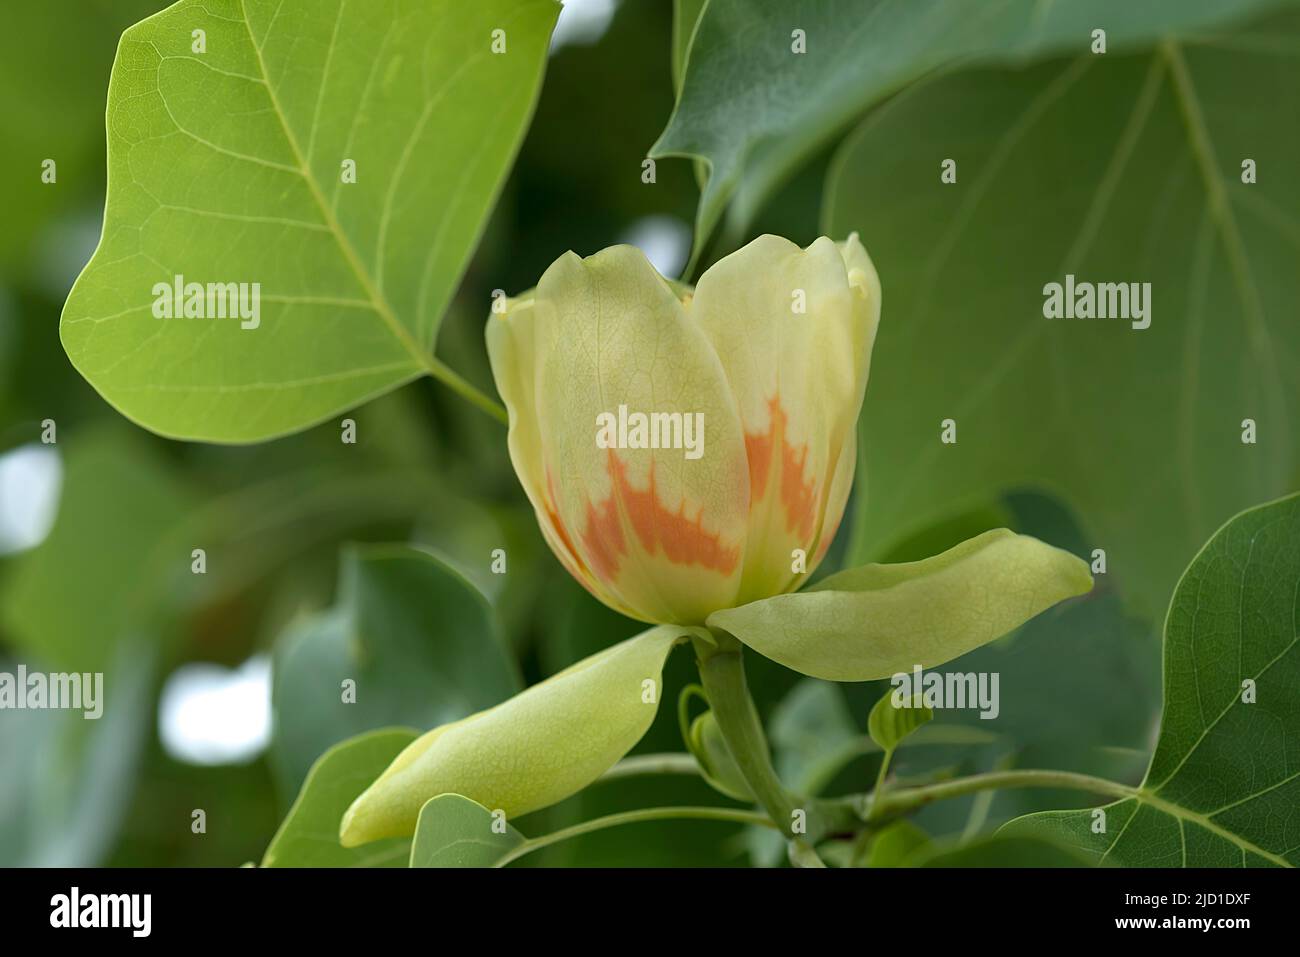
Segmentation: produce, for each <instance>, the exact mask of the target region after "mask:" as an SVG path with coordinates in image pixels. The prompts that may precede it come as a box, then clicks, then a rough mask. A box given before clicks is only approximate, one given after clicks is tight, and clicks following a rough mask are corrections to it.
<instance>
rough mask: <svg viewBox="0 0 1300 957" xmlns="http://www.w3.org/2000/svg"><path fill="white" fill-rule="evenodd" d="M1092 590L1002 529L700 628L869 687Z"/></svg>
mask: <svg viewBox="0 0 1300 957" xmlns="http://www.w3.org/2000/svg"><path fill="white" fill-rule="evenodd" d="M1091 587H1092V578H1091V577H1090V576H1089V574H1088V566H1087V565H1085V564H1084V563H1083V562H1082V561H1080V560H1079V559H1078V558H1075V557H1074V556H1073V555H1071V554H1069V553H1068V552H1064V551H1062V550H1061V549H1059V548H1053V547H1052V546H1050V545H1047V544H1044V543H1043V542H1040V541H1038V539H1036V538H1031V537H1029V536H1027V535H1016V534H1015V533H1013V532H1010V531H1008V530H1007V529H1005V528H1003V529H995V530H994V531H991V532H985V533H984V534H982V535H977V536H976V537H975V538H972V539H970V540H969V541H966V542H963V543H962V544H960V545H957V546H955V547H954V548H950V549H948V551H946V552H944V553H942V554H940V555H935V556H933V557H932V558H927V559H924V560H922V561H919V562H904V563H901V564H897V565H863V566H861V567H859V568H850V569H848V570H847V571H842V572H839V573H838V574H835V575H831V576H830V577H829V578H825V579H823V580H822V581H820V582H818V583H817V584H815V585H813V586H812V587H811V588H809V589H807V590H805V591H802V592H796V593H795V594H792V595H777V596H776V597H775V598H767V599H763V600H761V601H756V602H751V603H750V604H748V605H742V606H740V607H739V608H728V609H724V610H722V611H716V612H714V613H713V614H712V615H710V616H709V619H708V623H709V625H710V626H711V627H717V628H721V629H723V630H725V631H729V632H731V634H733V635H735V636H736V637H737V638H739V639H740V640H741V641H743V642H744V643H745V644H747V645H749V646H750V647H751V648H753V649H754V650H755V651H758V652H759V653H761V654H763V655H766V656H767V657H769V658H771V659H773V660H774V661H778V662H780V663H781V664H783V665H785V666H786V667H787V668H793V669H794V670H795V671H799V672H802V673H803V674H806V675H811V676H813V677H815V678H826V679H829V680H832V681H871V680H874V679H877V678H888V677H890V676H891V675H894V674H898V673H900V672H910V671H911V670H912V667H913V666H914V665H920V666H921V667H923V668H929V667H932V666H934V665H939V664H943V663H944V662H945V661H948V660H950V659H952V658H956V657H957V656H958V655H962V654H965V653H966V652H968V651H970V650H971V649H973V648H978V647H979V646H980V645H983V644H986V643H988V642H990V641H992V640H993V639H995V638H1000V637H1001V636H1002V635H1005V634H1006V633H1007V632H1009V631H1011V630H1012V629H1013V628H1016V627H1018V626H1019V625H1022V624H1024V623H1025V622H1026V621H1028V620H1029V619H1030V618H1033V617H1034V616H1035V615H1037V614H1039V613H1040V612H1042V611H1044V610H1045V609H1047V608H1050V607H1051V606H1052V605H1054V604H1056V603H1057V602H1059V601H1062V600H1064V599H1066V598H1070V597H1073V596H1075V595H1081V594H1083V593H1084V592H1086V591H1088V590H1089V589H1090V588H1091Z"/></svg>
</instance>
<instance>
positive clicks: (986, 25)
mask: <svg viewBox="0 0 1300 957" xmlns="http://www.w3.org/2000/svg"><path fill="white" fill-rule="evenodd" d="M1280 2H1285V0H1195V2H1193V0H1146V2H1143V3H1133V2H1132V0H1070V2H1068V3H1065V2H1060V3H1050V2H1047V3H1045V2H1042V0H1004V2H1000V3H972V2H969V0H709V3H708V5H707V6H706V8H705V10H704V13H703V16H702V17H701V18H700V21H699V25H698V27H697V29H696V32H695V35H694V37H695V38H694V41H693V42H692V43H691V45H690V56H689V58H688V59H687V61H686V74H685V77H684V79H683V81H682V88H681V91H680V94H679V97H678V101H677V108H676V109H675V110H674V112H673V115H672V119H671V120H670V121H669V123H668V127H667V129H665V130H664V132H663V134H662V136H661V137H660V138H659V142H658V143H656V144H655V146H654V148H653V149H652V151H651V154H652V155H655V156H690V157H698V158H701V159H704V160H706V161H707V162H708V163H709V164H710V166H711V175H710V177H709V181H708V185H707V187H706V188H705V190H704V193H703V195H702V196H701V198H700V207H699V213H698V216H697V219H696V230H697V244H702V243H703V242H704V240H705V239H707V238H708V236H709V234H710V233H712V231H713V229H714V227H715V226H716V225H717V223H718V221H719V220H720V219H721V217H722V214H723V212H724V210H725V209H726V206H727V203H728V202H729V201H730V200H731V199H732V198H733V196H734V197H735V203H734V205H733V207H732V218H733V221H734V222H735V224H736V225H737V227H738V228H743V226H744V225H745V224H747V223H748V222H749V221H750V220H751V219H752V218H753V215H754V213H755V212H756V211H757V210H758V208H759V207H760V206H761V205H762V203H763V201H764V200H765V199H766V198H767V197H768V196H769V195H770V194H771V193H772V191H773V190H774V189H775V188H776V187H777V186H779V185H780V184H781V183H782V182H783V181H784V180H785V178H786V177H787V176H788V175H789V174H790V172H791V171H792V169H793V168H795V167H796V166H797V165H798V164H799V163H801V162H802V161H804V160H806V159H807V158H808V157H809V156H811V155H812V154H814V153H815V152H816V151H817V150H818V148H819V147H821V146H822V145H824V144H825V143H826V142H827V141H828V140H829V139H830V138H831V137H833V136H834V135H835V134H836V133H838V132H839V131H840V130H842V129H843V128H844V127H845V125H846V124H848V123H849V122H851V121H852V120H853V119H854V118H855V117H857V116H859V115H861V114H862V113H863V112H864V111H865V110H866V109H867V108H868V107H870V106H872V105H874V104H876V103H879V102H880V101H882V100H883V99H885V98H886V97H887V96H889V95H890V94H892V93H894V92H896V91H897V90H900V89H902V88H903V87H905V86H906V85H907V84H908V83H910V82H913V81H915V80H917V79H918V78H920V77H922V76H924V75H926V74H927V73H930V72H933V71H935V70H939V69H943V68H945V67H948V66H951V65H953V64H956V63H971V62H986V63H987V62H1022V61H1024V60H1025V59H1026V58H1029V57H1032V56H1037V55H1043V54H1046V53H1059V52H1065V51H1067V50H1070V49H1076V50H1078V51H1079V52H1081V53H1083V52H1086V51H1087V50H1088V49H1089V45H1090V44H1091V42H1092V37H1091V34H1092V31H1093V30H1094V29H1096V28H1099V27H1100V28H1104V29H1105V30H1106V31H1107V41H1108V50H1110V51H1112V52H1113V51H1115V50H1116V49H1123V48H1126V47H1127V48H1131V47H1132V46H1133V45H1134V44H1138V43H1142V42H1146V41H1150V40H1151V39H1153V38H1155V37H1159V36H1162V35H1164V34H1167V33H1170V32H1173V31H1186V30H1194V29H1201V28H1205V27H1207V26H1211V25H1213V24H1215V23H1218V22H1222V21H1225V20H1228V19H1231V18H1233V17H1238V16H1242V15H1244V14H1248V13H1250V12H1252V11H1257V10H1260V9H1265V8H1269V7H1275V6H1278V5H1279V3H1280ZM679 29H680V28H679ZM795 30H802V31H803V32H804V34H805V38H806V50H807V52H805V53H802V54H800V53H795V52H794V51H793V48H792V46H793V44H794V39H793V38H792V34H793V31H795ZM679 48H680V41H679ZM972 102H974V101H972ZM980 112H981V111H980V110H979V109H978V108H974V107H972V115H971V116H970V121H971V122H979V119H980ZM889 155H890V156H896V157H899V158H900V159H902V158H906V161H907V162H914V157H915V156H918V155H928V154H913V153H911V152H907V151H900V150H891V151H890V153H889ZM948 155H951V154H950V153H943V154H940V156H938V157H936V158H935V160H934V162H933V163H929V164H927V163H925V162H916V163H915V165H917V166H918V167H924V170H925V173H926V175H927V176H929V175H930V174H931V172H933V173H934V176H933V178H934V180H935V181H936V182H937V176H938V172H937V171H938V162H939V158H941V157H942V156H948ZM878 199H879V197H876V196H868V197H864V198H863V201H864V202H867V203H870V204H872V206H871V208H874V203H875V202H876V201H877V200H878ZM868 248H870V249H872V255H873V256H875V247H872V246H870V245H868ZM881 275H882V276H885V277H886V288H889V286H890V282H889V279H888V272H887V271H885V270H883V269H882V270H881ZM891 297H892V293H891Z"/></svg>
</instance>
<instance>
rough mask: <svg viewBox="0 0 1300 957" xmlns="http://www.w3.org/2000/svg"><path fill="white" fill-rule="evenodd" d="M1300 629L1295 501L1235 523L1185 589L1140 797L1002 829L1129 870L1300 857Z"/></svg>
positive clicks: (1209, 546) (1181, 587)
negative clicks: (1299, 810) (1299, 769)
mask: <svg viewBox="0 0 1300 957" xmlns="http://www.w3.org/2000/svg"><path fill="white" fill-rule="evenodd" d="M1297 622H1300V495H1292V496H1290V497H1288V498H1285V499H1282V500H1280V501H1277V502H1273V503H1271V504H1268V505H1262V506H1259V507H1258V508H1254V509H1251V510H1249V511H1246V512H1243V513H1242V514H1240V515H1238V516H1237V517H1236V518H1234V519H1232V520H1231V521H1230V522H1228V524H1226V525H1225V526H1224V527H1223V528H1221V529H1220V530H1219V531H1218V533H1216V534H1215V535H1214V537H1213V538H1211V539H1210V541H1209V542H1208V543H1206V545H1205V547H1204V548H1203V549H1202V550H1201V552H1200V553H1199V554H1198V555H1197V556H1196V558H1195V559H1194V560H1193V561H1192V563H1191V565H1190V566H1189V567H1188V568H1187V571H1186V572H1185V573H1184V575H1183V578H1182V580H1181V581H1180V582H1179V584H1178V588H1177V589H1176V590H1175V592H1174V596H1173V600H1172V601H1171V602H1170V605H1169V616H1168V618H1167V619H1166V622H1165V650H1164V671H1165V703H1164V712H1163V715H1162V722H1161V728H1160V738H1159V741H1158V743H1157V745H1156V751H1155V755H1154V756H1153V757H1152V759H1151V766H1150V768H1149V769H1148V771H1147V775H1146V780H1145V781H1144V782H1143V784H1142V786H1141V788H1139V789H1138V790H1137V792H1136V794H1135V795H1134V796H1133V797H1131V798H1125V799H1123V800H1120V801H1117V802H1114V803H1112V804H1110V805H1107V806H1106V807H1105V808H1103V809H1102V811H1104V818H1100V817H1098V815H1097V813H1096V812H1095V811H1094V810H1092V809H1084V810H1080V811H1047V812H1043V813H1039V814H1031V815H1027V816H1025V817H1021V818H1017V819H1016V820H1014V821H1012V822H1010V823H1009V824H1007V825H1004V827H1003V828H1002V829H1001V831H1000V832H999V833H1002V834H1011V835H1021V834H1028V835H1034V834H1045V835H1049V836H1052V837H1054V838H1056V839H1058V840H1062V841H1066V842H1068V843H1069V844H1070V845H1071V846H1073V847H1075V848H1077V849H1079V850H1081V851H1083V852H1084V853H1086V854H1087V855H1088V857H1089V859H1091V860H1092V861H1094V862H1098V863H1113V864H1120V865H1124V866H1130V867H1179V866H1183V867H1254V866H1261V865H1262V866H1267V865H1282V866H1288V865H1290V866H1294V865H1295V864H1296V863H1298V862H1300V819H1297V817H1296V814H1295V809H1296V807H1297V805H1300V774H1297V773H1296V771H1295V770H1294V768H1295V766H1296V748H1297V744H1296V742H1297V741H1300V699H1298V698H1297V696H1296V688H1297V686H1300V635H1298V634H1297ZM1247 682H1251V683H1253V691H1252V692H1251V693H1253V694H1254V696H1255V700H1254V701H1253V702H1250V701H1247V700H1245V699H1246V698H1247V697H1248V694H1247V690H1246V687H1247V686H1246V683H1247ZM1094 829H1095V830H1094Z"/></svg>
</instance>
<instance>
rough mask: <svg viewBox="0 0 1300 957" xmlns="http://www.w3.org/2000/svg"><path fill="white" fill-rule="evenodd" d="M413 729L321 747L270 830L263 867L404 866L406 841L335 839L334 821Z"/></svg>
mask: <svg viewBox="0 0 1300 957" xmlns="http://www.w3.org/2000/svg"><path fill="white" fill-rule="evenodd" d="M418 736H419V733H418V732H416V731H410V730H406V729H400V728H386V729H384V730H382V731H371V732H368V733H366V734H362V735H358V736H357V737H355V738H350V739H349V740H347V741H344V742H343V743H342V744H337V745H335V746H334V747H332V748H330V749H329V750H328V751H326V752H325V753H324V754H323V755H321V757H320V758H319V760H317V761H316V763H315V764H314V765H312V769H311V772H310V773H309V774H308V775H307V780H306V782H304V784H303V786H302V791H301V792H299V794H298V799H297V800H296V801H294V804H293V807H292V808H290V809H289V813H288V815H287V816H286V817H285V819H284V821H283V822H282V823H281V824H280V829H279V830H278V831H276V832H275V837H273V838H272V839H271V844H270V846H269V847H267V849H266V855H265V857H263V858H262V866H263V867H405V866H406V864H407V860H408V858H409V851H408V847H409V845H410V841H409V840H406V839H397V840H387V841H381V842H377V843H374V844H368V845H366V846H365V847H361V848H345V847H343V846H342V845H341V844H340V843H339V819H340V818H342V817H343V812H344V811H346V810H347V809H348V805H349V804H351V803H352V801H353V800H354V799H355V798H356V796H357V795H358V794H360V793H361V792H362V791H364V790H365V789H366V787H367V786H368V785H369V784H370V782H371V781H373V780H374V779H375V776H376V775H378V774H379V773H380V772H381V771H383V770H384V768H386V767H387V766H388V763H389V762H390V761H392V759H393V758H395V757H396V756H397V755H398V754H399V753H400V752H401V751H402V749H403V748H405V747H406V746H407V745H408V744H410V743H411V742H412V741H414V740H415V739H416V738H417V737H418Z"/></svg>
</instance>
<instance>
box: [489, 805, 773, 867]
mask: <svg viewBox="0 0 1300 957" xmlns="http://www.w3.org/2000/svg"><path fill="white" fill-rule="evenodd" d="M683 818H685V819H690V820H696V821H732V822H735V823H740V824H756V825H758V826H760V827H775V825H774V824H773V823H772V822H771V821H769V820H768V819H767V817H766V816H765V815H762V814H758V813H756V812H754V811H742V810H740V809H738V808H731V807H646V808H640V809H638V810H635V811H622V812H620V813H618V814H607V815H605V816H604V817H597V818H593V819H592V820H590V821H583V822H582V823H581V824H575V825H573V826H572V827H566V828H561V829H560V830H558V831H554V832H552V833H550V834H543V835H542V836H541V837H534V838H532V839H531V840H527V841H524V842H523V843H522V844H519V845H516V846H515V847H513V848H511V850H510V851H509V852H508V853H506V854H505V855H504V856H502V858H501V859H500V860H499V861H497V862H496V864H495V865H494V866H496V867H505V866H506V865H507V864H510V863H513V862H514V861H517V860H519V858H521V857H523V856H524V855H525V854H531V853H532V852H533V851H539V850H541V849H542V848H544V847H549V846H550V845H552V844H558V843H560V842H561V841H567V840H569V839H570V838H574V837H579V836H581V835H583V834H590V833H591V832H592V831H601V830H604V829H605V828H607V827H618V826H620V825H622V824H637V823H639V822H641V821H666V820H680V819H683Z"/></svg>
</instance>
